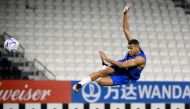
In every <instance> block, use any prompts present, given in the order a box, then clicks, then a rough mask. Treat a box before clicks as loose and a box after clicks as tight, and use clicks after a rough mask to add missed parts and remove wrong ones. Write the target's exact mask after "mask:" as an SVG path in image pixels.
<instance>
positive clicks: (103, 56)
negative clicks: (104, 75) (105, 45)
mask: <svg viewBox="0 0 190 109" xmlns="http://www.w3.org/2000/svg"><path fill="white" fill-rule="evenodd" d="M99 54H100V57H101V58H102V59H103V60H107V59H108V58H107V56H106V54H105V53H104V52H103V51H99Z"/></svg>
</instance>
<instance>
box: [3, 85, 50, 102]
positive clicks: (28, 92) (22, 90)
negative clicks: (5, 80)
mask: <svg viewBox="0 0 190 109" xmlns="http://www.w3.org/2000/svg"><path fill="white" fill-rule="evenodd" d="M2 87H5V86H3V84H2V83H1V82H0V101H3V102H6V101H8V100H10V101H43V100H46V98H47V97H48V96H51V89H32V88H30V87H29V85H28V84H24V85H23V87H22V86H21V87H19V89H15V88H14V89H11V87H10V88H6V89H4V88H2Z"/></svg>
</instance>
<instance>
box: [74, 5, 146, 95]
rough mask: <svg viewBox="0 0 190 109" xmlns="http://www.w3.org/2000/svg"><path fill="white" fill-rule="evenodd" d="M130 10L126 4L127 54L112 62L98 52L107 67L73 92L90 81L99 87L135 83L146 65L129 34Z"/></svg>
mask: <svg viewBox="0 0 190 109" xmlns="http://www.w3.org/2000/svg"><path fill="white" fill-rule="evenodd" d="M130 8H131V4H129V3H127V5H126V6H125V8H124V9H123V13H124V17H123V31H124V33H125V36H126V38H127V40H128V52H127V54H126V56H125V57H124V58H123V59H120V60H118V61H114V60H112V59H110V58H109V57H107V56H106V54H105V53H104V52H103V51H99V54H100V57H101V59H102V61H103V63H109V65H108V66H107V67H105V68H103V69H101V70H99V71H96V72H93V73H91V74H90V75H88V76H87V77H85V78H83V79H82V80H81V81H80V82H78V83H77V84H75V85H74V86H73V91H75V92H78V90H79V89H80V88H81V87H82V86H84V85H85V84H87V83H89V82H91V81H95V80H96V81H97V82H98V84H99V85H103V86H113V85H121V84H128V83H129V82H130V81H137V80H138V79H139V78H140V74H141V72H142V70H143V68H144V67H145V64H146V56H145V54H144V52H143V51H142V50H141V48H140V46H139V42H138V40H136V39H133V38H132V35H131V34H130V32H129V25H128V20H127V13H128V11H129V9H130Z"/></svg>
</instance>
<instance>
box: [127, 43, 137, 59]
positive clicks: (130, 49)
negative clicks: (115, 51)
mask: <svg viewBox="0 0 190 109" xmlns="http://www.w3.org/2000/svg"><path fill="white" fill-rule="evenodd" d="M137 50H138V46H137V45H134V44H131V45H128V54H129V55H130V56H134V55H136V53H137Z"/></svg>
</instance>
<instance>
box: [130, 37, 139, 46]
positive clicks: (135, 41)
mask: <svg viewBox="0 0 190 109" xmlns="http://www.w3.org/2000/svg"><path fill="white" fill-rule="evenodd" d="M131 44H134V45H138V46H139V41H138V40H136V39H131V40H130V41H129V42H128V45H131Z"/></svg>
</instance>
